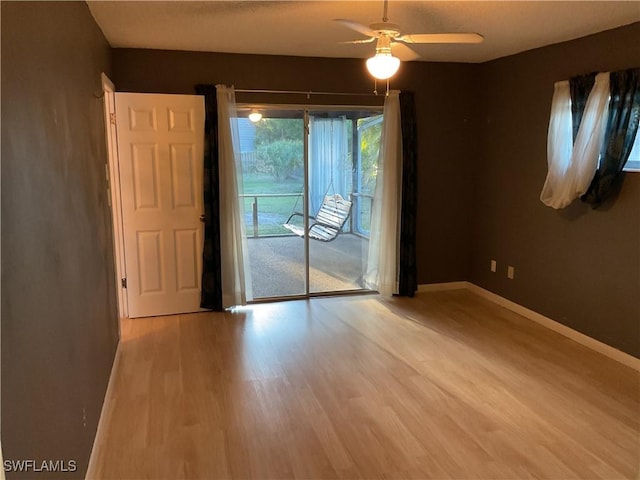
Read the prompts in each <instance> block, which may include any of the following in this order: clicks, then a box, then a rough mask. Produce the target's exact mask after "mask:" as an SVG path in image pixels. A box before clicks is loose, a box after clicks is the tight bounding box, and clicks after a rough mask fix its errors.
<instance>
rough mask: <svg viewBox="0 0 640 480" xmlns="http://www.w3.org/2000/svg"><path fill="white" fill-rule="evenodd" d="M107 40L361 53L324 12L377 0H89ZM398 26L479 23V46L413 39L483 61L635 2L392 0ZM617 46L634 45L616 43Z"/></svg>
mask: <svg viewBox="0 0 640 480" xmlns="http://www.w3.org/2000/svg"><path fill="white" fill-rule="evenodd" d="M87 3H88V5H89V8H90V10H91V12H92V14H93V16H94V18H95V19H96V21H97V23H98V25H99V26H100V28H101V29H102V31H103V32H104V34H105V36H106V38H107V40H108V41H109V43H110V44H111V46H113V47H125V48H151V49H165V50H192V51H206V52H228V53H256V54H266V55H295V56H309V57H346V58H366V57H369V56H371V55H372V54H373V53H374V50H375V45H374V44H362V45H352V44H341V43H340V42H343V41H347V40H354V39H362V38H365V37H363V36H361V35H360V34H358V33H356V32H352V31H350V30H348V29H347V28H345V27H344V26H342V25H340V24H337V23H336V22H334V21H333V19H336V18H347V19H352V20H355V21H357V22H360V23H362V24H365V25H369V24H371V23H375V22H380V21H381V17H382V7H383V2H382V0H376V1H370V0H366V1H363V0H361V1H327V0H325V1H270V2H263V1H249V0H245V1H234V2H231V1H200V2H192V1H169V2H155V1H139V2H138V1H135V2H134V1H115V2H109V1H88V2H87ZM389 20H390V21H391V22H393V23H396V24H398V25H399V26H400V27H401V30H402V33H442V32H478V33H481V34H482V35H484V37H485V41H484V43H483V44H480V45H414V46H413V47H414V49H415V50H416V51H417V52H418V53H420V54H421V56H422V58H421V60H424V61H439V62H444V61H447V62H484V61H487V60H492V59H495V58H500V57H504V56H507V55H512V54H514V53H518V52H522V51H525V50H530V49H533V48H537V47H541V46H544V45H550V44H553V43H558V42H562V41H566V40H571V39H574V38H579V37H583V36H585V35H589V34H592V33H596V32H601V31H604V30H608V29H611V28H615V27H618V26H621V25H627V24H630V23H633V22H637V21H640V1H638V0H636V1H627V2H618V1H562V2H560V1H483V0H474V1H424V2H419V1H400V0H391V1H390V3H389ZM621 48H639V47H638V45H624V46H621Z"/></svg>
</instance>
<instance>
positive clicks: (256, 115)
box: [249, 111, 262, 123]
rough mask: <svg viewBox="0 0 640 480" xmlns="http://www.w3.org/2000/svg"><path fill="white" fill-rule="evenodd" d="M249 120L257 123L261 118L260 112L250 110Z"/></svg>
mask: <svg viewBox="0 0 640 480" xmlns="http://www.w3.org/2000/svg"><path fill="white" fill-rule="evenodd" d="M249 120H251V121H252V122H253V123H257V122H259V121H260V120H262V114H261V113H260V112H255V111H254V112H251V113H250V114H249Z"/></svg>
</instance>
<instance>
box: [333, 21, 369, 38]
mask: <svg viewBox="0 0 640 480" xmlns="http://www.w3.org/2000/svg"><path fill="white" fill-rule="evenodd" d="M334 22H338V23H341V24H342V25H344V26H345V27H347V28H350V29H351V30H355V31H356V32H359V33H361V34H363V35H366V36H367V37H375V36H376V32H374V31H373V30H371V29H370V28H369V27H366V26H364V25H362V24H361V23H358V22H354V21H353V20H346V19H344V18H336V19H334Z"/></svg>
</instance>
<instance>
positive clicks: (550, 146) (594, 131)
mask: <svg viewBox="0 0 640 480" xmlns="http://www.w3.org/2000/svg"><path fill="white" fill-rule="evenodd" d="M608 113H609V73H608V72H605V73H599V74H598V75H597V76H596V80H595V84H594V86H593V88H592V89H591V93H590V94H589V98H588V99H587V103H586V106H585V109H584V114H583V116H582V122H581V123H580V127H579V129H578V134H577V136H576V140H575V143H574V142H573V133H572V119H571V94H570V90H569V81H563V82H557V83H556V84H555V86H554V93H553V100H552V104H551V118H550V120H549V132H548V137H547V163H548V168H549V171H548V173H547V178H546V180H545V182H544V186H543V187H542V193H541V194H540V200H541V201H542V202H543V203H544V204H545V205H547V206H549V207H552V208H555V209H558V208H564V207H566V206H567V205H569V204H570V203H571V202H573V201H574V200H575V199H576V198H578V197H580V196H581V195H582V194H583V193H585V192H586V191H587V189H588V188H589V185H590V184H591V181H592V180H593V177H594V175H595V173H596V170H597V168H598V160H599V158H600V148H601V146H602V141H603V139H604V132H605V128H606V126H607V118H608Z"/></svg>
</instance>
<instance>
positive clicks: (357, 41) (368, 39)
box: [340, 37, 376, 44]
mask: <svg viewBox="0 0 640 480" xmlns="http://www.w3.org/2000/svg"><path fill="white" fill-rule="evenodd" d="M375 41H376V39H375V38H374V37H371V38H367V39H365V40H347V41H346V42H340V43H341V44H354V43H356V44H357V43H372V42H375Z"/></svg>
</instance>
